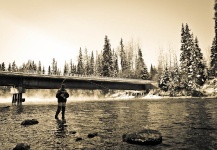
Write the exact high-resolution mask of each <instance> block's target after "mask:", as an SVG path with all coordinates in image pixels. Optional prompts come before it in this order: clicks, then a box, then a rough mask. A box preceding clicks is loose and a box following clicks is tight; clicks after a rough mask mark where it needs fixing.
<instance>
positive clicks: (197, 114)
mask: <svg viewBox="0 0 217 150" xmlns="http://www.w3.org/2000/svg"><path fill="white" fill-rule="evenodd" d="M207 103H208V101H206V100H198V102H195V103H190V105H188V106H187V112H188V113H189V115H188V116H187V117H186V120H187V121H186V122H187V123H188V126H189V129H188V130H187V132H186V135H187V136H186V143H189V145H191V148H192V149H201V150H203V149H209V148H211V147H212V146H213V147H216V146H215V144H213V141H216V137H215V138H214V137H213V136H212V134H213V133H215V134H216V133H217V132H216V130H217V129H216V126H212V124H211V123H210V120H211V119H212V115H211V113H212V112H211V111H210V108H207Z"/></svg>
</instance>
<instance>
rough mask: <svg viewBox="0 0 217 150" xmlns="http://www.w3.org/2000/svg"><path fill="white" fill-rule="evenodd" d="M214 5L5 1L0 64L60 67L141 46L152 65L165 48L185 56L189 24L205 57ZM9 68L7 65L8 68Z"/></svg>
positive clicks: (199, 1) (146, 0)
mask: <svg viewBox="0 0 217 150" xmlns="http://www.w3.org/2000/svg"><path fill="white" fill-rule="evenodd" d="M213 7H214V0H0V63H2V62H5V63H6V65H8V63H9V62H11V63H12V62H13V61H14V60H15V62H16V63H17V64H18V65H19V66H20V65H21V64H22V63H23V62H27V61H28V60H29V59H30V60H34V61H35V62H36V63H37V64H38V61H39V60H40V61H41V63H42V64H43V65H45V67H46V68H45V69H46V70H47V67H48V65H50V64H51V62H52V58H56V60H57V63H58V67H62V68H63V65H64V62H65V61H67V62H69V61H70V59H72V60H73V61H77V56H78V51H79V48H80V47H81V48H82V49H84V48H87V49H88V51H92V50H93V51H96V50H102V49H103V45H104V37H105V35H107V36H108V38H109V39H110V43H111V47H112V48H114V49H116V48H117V47H118V46H119V42H120V39H121V38H123V41H124V44H127V42H129V41H131V39H133V40H134V41H136V42H139V44H140V47H141V49H142V52H143V56H144V60H145V63H146V64H147V66H148V67H149V66H150V65H151V64H154V65H157V58H158V53H159V50H160V49H164V50H167V49H169V48H172V49H174V50H175V51H177V52H178V53H179V52H180V45H181V42H180V40H181V36H180V34H181V25H182V23H184V24H186V23H188V25H189V28H190V29H191V31H192V32H193V33H194V36H197V37H198V40H199V46H200V48H201V49H202V51H203V52H204V53H206V52H207V50H208V48H209V46H211V44H212V41H213V38H214V20H213V18H214V10H213ZM6 67H7V66H6Z"/></svg>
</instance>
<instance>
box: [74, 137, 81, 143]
mask: <svg viewBox="0 0 217 150" xmlns="http://www.w3.org/2000/svg"><path fill="white" fill-rule="evenodd" d="M81 140H83V138H82V137H77V138H76V139H75V141H77V142H78V141H81Z"/></svg>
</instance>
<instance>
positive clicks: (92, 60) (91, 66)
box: [89, 51, 94, 75]
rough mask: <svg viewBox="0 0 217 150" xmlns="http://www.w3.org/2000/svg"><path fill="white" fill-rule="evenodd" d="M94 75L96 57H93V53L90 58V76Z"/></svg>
mask: <svg viewBox="0 0 217 150" xmlns="http://www.w3.org/2000/svg"><path fill="white" fill-rule="evenodd" d="M93 74H94V55H93V51H92V53H91V57H90V72H89V75H93Z"/></svg>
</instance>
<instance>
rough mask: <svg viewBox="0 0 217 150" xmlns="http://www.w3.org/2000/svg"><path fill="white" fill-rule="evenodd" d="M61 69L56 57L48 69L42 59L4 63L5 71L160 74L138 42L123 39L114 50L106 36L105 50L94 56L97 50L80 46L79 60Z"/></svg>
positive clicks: (125, 75)
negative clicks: (124, 42)
mask: <svg viewBox="0 0 217 150" xmlns="http://www.w3.org/2000/svg"><path fill="white" fill-rule="evenodd" d="M60 68H63V69H60ZM60 68H59V67H58V62H57V61H56V59H55V58H53V59H52V62H51V65H49V66H48V68H47V70H46V69H45V67H44V66H42V64H41V61H39V62H38V63H35V62H34V61H32V60H28V61H27V62H26V63H23V64H22V65H21V66H19V67H18V66H17V65H16V63H15V61H14V62H13V63H9V65H8V67H6V66H5V63H4V62H3V63H2V64H0V70H1V71H10V72H24V73H35V74H47V75H64V76H66V75H79V76H102V77H123V78H135V79H144V80H147V79H153V78H154V77H155V76H156V75H157V69H156V68H155V67H154V66H151V69H150V70H149V71H148V68H147V66H146V63H145V61H144V59H143V54H142V50H141V48H140V46H139V44H138V43H137V44H135V43H134V42H133V41H131V42H129V43H128V44H126V45H124V44H123V39H120V45H119V46H118V48H116V49H112V48H111V44H110V40H109V38H108V36H105V38H104V46H103V50H101V51H96V53H95V55H94V52H93V51H91V52H89V51H88V50H87V48H85V49H84V50H82V49H81V48H80V49H79V55H78V60H77V63H75V61H73V60H72V59H71V60H70V62H67V61H65V64H64V66H63V67H60Z"/></svg>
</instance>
